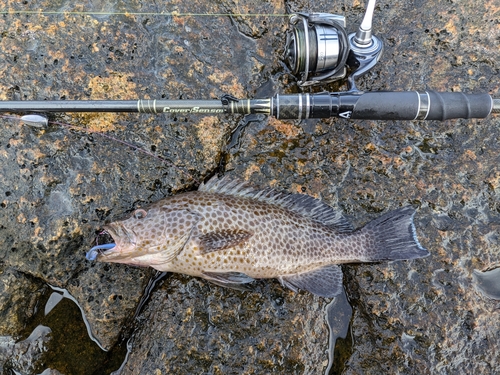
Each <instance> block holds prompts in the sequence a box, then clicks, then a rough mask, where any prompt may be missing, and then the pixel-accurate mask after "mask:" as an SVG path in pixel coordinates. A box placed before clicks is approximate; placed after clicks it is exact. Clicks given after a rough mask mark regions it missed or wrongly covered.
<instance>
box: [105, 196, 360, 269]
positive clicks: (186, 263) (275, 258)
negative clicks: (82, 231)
mask: <svg viewBox="0 0 500 375" xmlns="http://www.w3.org/2000/svg"><path fill="white" fill-rule="evenodd" d="M282 205H283V204H273V203H272V202H271V203H269V202H267V201H261V200H259V199H255V198H253V197H245V196H238V195H230V194H224V193H223V194H220V193H216V192H206V191H198V192H190V193H185V194H179V195H177V196H173V197H169V198H166V199H163V200H161V201H159V202H156V203H155V204H153V205H151V206H150V207H149V208H147V209H146V210H137V211H136V212H135V213H134V214H133V215H132V216H131V217H130V218H129V219H126V220H124V221H119V222H115V223H112V224H110V225H107V226H105V229H106V230H107V231H108V232H109V233H110V234H111V235H112V236H113V238H114V239H115V241H116V245H117V246H116V249H115V250H114V251H113V252H110V253H109V254H106V255H101V256H100V257H99V260H101V261H107V262H119V263H129V264H136V265H143V266H151V267H153V268H156V269H158V270H160V271H172V272H179V273H184V274H188V275H193V276H199V277H204V274H203V273H204V272H216V273H219V272H241V273H244V274H246V275H248V276H250V277H253V278H275V277H278V276H286V275H290V274H296V273H302V272H308V271H310V270H314V269H317V268H319V267H322V266H324V265H328V264H337V263H345V262H359V261H365V260H368V259H367V257H366V248H367V247H369V245H370V244H369V238H370V236H367V235H366V234H365V233H361V232H353V233H351V234H340V233H336V231H335V230H333V229H332V228H331V227H329V226H326V225H323V224H322V223H320V222H318V221H316V220H313V219H311V218H310V217H308V216H304V215H301V214H300V213H297V212H295V211H293V210H290V209H287V208H285V207H282ZM146 213H147V214H146ZM218 233H222V236H221V237H222V239H219V238H218V237H217V234H218ZM233 234H234V235H233ZM207 236H208V237H213V236H215V237H216V238H217V240H218V241H219V242H218V246H217V247H216V248H215V249H213V248H211V247H210V246H209V245H210V244H208V245H207V243H206V241H203V239H204V238H206V237H207ZM223 237H228V239H227V242H228V244H229V246H227V247H226V246H224V243H223V242H224V238H223ZM232 237H235V238H232ZM221 241H222V244H221Z"/></svg>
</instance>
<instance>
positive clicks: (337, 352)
mask: <svg viewBox="0 0 500 375" xmlns="http://www.w3.org/2000/svg"><path fill="white" fill-rule="evenodd" d="M351 318H352V308H351V305H350V304H349V301H348V300H347V296H346V294H345V291H344V289H343V288H342V293H341V294H340V295H339V296H337V297H335V298H334V299H332V301H331V302H330V303H329V304H328V305H327V306H326V309H325V320H326V323H327V325H328V331H329V333H330V336H329V339H328V366H327V368H326V370H325V375H334V374H341V373H342V372H343V369H344V365H345V363H346V362H347V360H348V359H349V358H350V357H351V354H352V344H353V343H352V339H351V338H350V337H348V333H349V327H350V322H351Z"/></svg>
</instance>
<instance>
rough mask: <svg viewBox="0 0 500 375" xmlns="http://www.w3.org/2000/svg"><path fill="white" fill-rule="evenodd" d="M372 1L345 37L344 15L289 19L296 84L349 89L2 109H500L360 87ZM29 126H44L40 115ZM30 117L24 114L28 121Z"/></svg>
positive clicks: (481, 99)
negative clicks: (344, 81)
mask: <svg viewBox="0 0 500 375" xmlns="http://www.w3.org/2000/svg"><path fill="white" fill-rule="evenodd" d="M375 1H376V0H369V1H368V4H367V9H366V13H365V15H364V18H363V21H362V22H361V24H360V26H359V28H358V30H357V32H356V33H352V34H349V35H348V34H347V32H346V20H345V17H344V16H341V15H336V14H330V13H296V14H292V15H291V16H290V19H289V26H290V28H289V30H288V32H287V40H286V45H285V51H286V52H285V54H286V56H285V59H286V61H287V63H288V65H289V66H290V69H291V71H292V72H293V74H294V75H296V76H297V77H298V84H299V86H301V87H308V86H314V85H319V84H324V83H331V82H334V81H337V80H341V79H344V78H346V77H347V83H348V90H347V91H343V92H322V93H317V94H309V93H305V94H277V95H275V96H273V97H270V98H255V99H240V98H236V97H234V96H232V95H229V94H226V95H223V96H222V98H221V99H220V100H183V99H181V100H164V99H160V100H157V99H138V100H62V101H61V100H60V101H30V100H27V101H0V112H21V113H30V112H31V113H46V112H136V113H150V114H160V113H173V114H202V115H219V114H243V115H246V114H264V115H269V116H274V117H276V118H278V119H299V120H301V119H309V118H331V117H341V118H347V119H360V120H441V121H442V120H448V119H456V118H466V119H469V118H485V117H488V116H489V115H490V114H492V113H500V99H494V98H492V97H491V96H490V95H489V94H487V93H480V94H465V93H461V92H434V91H402V92H390V91H389V92H382V91H370V92H363V91H360V90H358V88H357V87H356V83H355V81H356V80H357V79H358V78H359V77H361V76H363V75H365V74H366V73H368V72H369V71H370V70H371V69H373V67H374V66H375V65H376V64H377V62H378V61H379V59H380V56H381V54H382V51H383V42H382V41H381V40H380V39H379V38H377V37H376V36H375V35H373V32H372V21H373V14H374V9H375ZM23 117H24V118H26V119H27V120H26V123H29V124H30V125H33V126H40V127H41V126H44V125H45V122H46V120H44V119H43V117H41V116H38V115H28V116H23ZM28 117H29V119H28Z"/></svg>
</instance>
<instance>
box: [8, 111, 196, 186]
mask: <svg viewBox="0 0 500 375" xmlns="http://www.w3.org/2000/svg"><path fill="white" fill-rule="evenodd" d="M0 118H4V119H8V120H16V121H20V122H24V121H23V120H22V119H21V118H20V117H17V116H4V115H0ZM47 124H53V125H59V126H62V127H64V128H67V129H73V130H76V131H83V132H86V133H89V134H97V135H99V136H101V137H104V138H107V139H109V140H111V141H114V142H117V143H120V144H122V145H124V146H127V147H129V148H131V149H133V150H135V151H139V152H142V153H143V154H146V155H148V156H150V157H153V158H155V159H157V160H159V161H161V162H162V163H165V164H166V165H168V166H169V167H172V168H174V169H176V170H177V171H178V172H180V173H182V174H184V175H185V176H187V177H189V179H190V180H193V181H194V182H196V183H198V184H200V183H201V182H200V181H199V180H198V179H196V178H195V177H194V176H193V175H191V174H190V173H189V172H187V171H185V170H184V169H182V168H180V167H178V166H177V165H175V164H174V163H172V162H171V161H169V160H167V159H165V158H163V157H161V156H159V155H156V154H154V153H152V152H150V151H148V150H146V149H143V148H141V147H139V146H136V145H134V144H132V143H130V142H127V141H124V140H121V139H119V138H116V137H113V136H111V135H108V134H105V133H102V132H99V131H97V130H92V129H88V128H85V127H83V126H78V125H71V124H67V123H64V122H58V121H48V122H47Z"/></svg>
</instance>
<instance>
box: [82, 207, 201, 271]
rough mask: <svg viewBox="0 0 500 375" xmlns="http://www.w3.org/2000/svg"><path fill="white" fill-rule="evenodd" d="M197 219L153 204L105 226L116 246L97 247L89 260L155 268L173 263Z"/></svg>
mask: <svg viewBox="0 0 500 375" xmlns="http://www.w3.org/2000/svg"><path fill="white" fill-rule="evenodd" d="M195 219H196V218H195V216H194V215H193V214H191V213H190V212H189V211H186V210H179V209H176V208H175V207H169V206H162V205H153V206H151V207H149V208H146V209H144V208H140V209H137V210H135V211H134V212H133V213H132V214H131V215H130V216H129V217H128V218H126V219H124V220H119V221H115V222H112V223H109V224H106V225H104V226H103V230H104V231H103V233H104V234H106V235H109V237H111V238H112V241H113V243H108V244H101V245H97V246H94V247H93V248H92V249H90V251H89V252H88V253H87V256H86V257H87V259H88V260H98V261H101V262H113V263H126V264H133V265H138V266H154V265H159V264H164V263H167V262H170V261H171V260H172V259H173V257H174V256H175V255H177V253H178V252H179V251H180V250H181V249H182V247H183V246H184V244H185V242H186V240H187V238H188V237H189V234H190V232H191V229H192V226H194V223H195Z"/></svg>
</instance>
